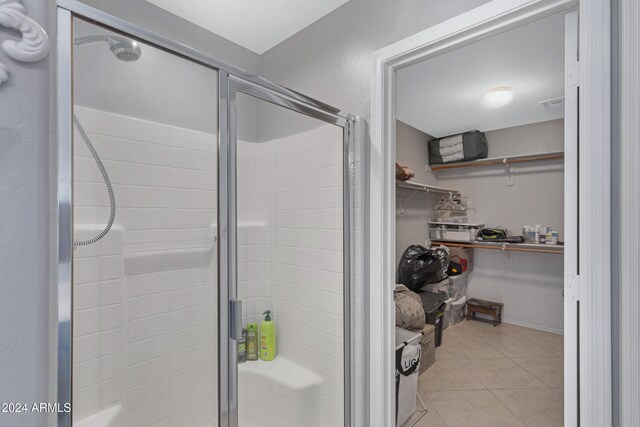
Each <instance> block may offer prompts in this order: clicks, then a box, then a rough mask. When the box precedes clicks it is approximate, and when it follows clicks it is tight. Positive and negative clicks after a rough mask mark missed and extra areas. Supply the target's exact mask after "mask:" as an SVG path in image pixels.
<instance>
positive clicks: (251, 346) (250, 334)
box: [247, 323, 258, 360]
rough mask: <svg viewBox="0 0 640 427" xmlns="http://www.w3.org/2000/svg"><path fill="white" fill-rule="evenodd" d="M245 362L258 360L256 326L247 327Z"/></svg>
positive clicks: (255, 324) (251, 324)
mask: <svg viewBox="0 0 640 427" xmlns="http://www.w3.org/2000/svg"><path fill="white" fill-rule="evenodd" d="M247 360H258V324H257V323H249V324H248V325H247Z"/></svg>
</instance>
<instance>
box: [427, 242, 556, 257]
mask: <svg viewBox="0 0 640 427" xmlns="http://www.w3.org/2000/svg"><path fill="white" fill-rule="evenodd" d="M431 244H432V245H444V246H451V247H456V248H471V249H491V250H494V251H514V252H536V253H541V254H563V253H564V246H563V245H549V248H543V247H535V246H541V245H532V244H527V243H500V242H495V243H492V244H486V243H481V242H469V243H459V242H457V243H456V242H446V241H440V240H438V241H435V240H434V241H432V242H431Z"/></svg>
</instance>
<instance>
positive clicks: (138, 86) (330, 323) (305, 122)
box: [57, 1, 358, 427]
mask: <svg viewBox="0 0 640 427" xmlns="http://www.w3.org/2000/svg"><path fill="white" fill-rule="evenodd" d="M66 3H67V4H73V2H72V1H67V2H66ZM76 12H77V13H82V14H84V15H85V16H87V14H88V16H87V17H88V18H90V19H89V20H84V19H82V18H80V17H78V16H75V15H74V14H73V13H70V12H68V11H66V10H64V9H60V12H59V23H58V24H59V31H60V38H61V40H65V38H66V36H69V38H68V39H67V40H72V42H71V43H69V45H65V44H64V43H60V46H59V58H60V65H59V67H60V68H59V72H60V75H61V76H62V78H61V82H62V83H61V84H60V85H59V91H60V94H61V95H60V96H61V97H62V98H64V97H65V96H66V97H68V98H67V99H68V100H69V101H70V102H69V104H68V105H71V106H72V108H70V109H65V107H64V106H65V105H66V104H65V103H64V102H61V104H60V105H61V106H63V107H62V108H61V109H60V111H59V126H60V128H61V129H62V131H61V132H60V151H59V153H60V157H61V159H62V160H61V165H62V166H61V168H60V171H59V187H60V188H59V201H60V205H59V211H60V214H59V215H60V218H59V222H60V237H59V238H60V262H59V281H60V283H59V289H60V291H59V301H60V303H59V305H58V311H59V316H58V318H59V319H60V320H59V329H58V332H59V339H58V340H59V347H58V378H57V381H58V399H59V401H61V402H67V401H70V400H71V401H72V403H73V411H72V414H71V416H69V415H68V414H59V415H58V425H59V426H65V427H67V426H71V425H73V426H80V427H85V426H86V427H89V426H91V427H100V426H104V427H119V426H136V427H143V426H169V425H175V426H181V427H184V426H194V427H209V426H211V427H213V426H218V425H220V426H225V427H233V426H260V427H271V426H274V427H275V426H283V425H288V426H305V427H307V426H310V427H314V426H332V425H333V426H345V425H346V426H348V425H351V420H352V417H353V416H354V407H353V401H352V400H353V399H352V397H353V393H354V392H353V388H352V379H353V372H352V365H353V364H352V361H353V351H352V342H353V335H352V325H353V323H352V318H351V311H352V310H351V307H352V306H353V305H354V304H356V301H355V300H354V299H353V295H352V292H351V287H352V283H353V269H352V263H353V246H352V243H353V241H354V235H353V232H352V230H353V228H352V226H353V223H352V220H351V218H352V215H353V212H354V211H355V209H356V208H355V207H354V205H353V201H352V198H351V194H352V188H353V187H352V185H353V184H352V181H351V180H352V175H353V174H354V171H355V170H357V167H358V163H357V161H356V159H355V157H354V154H353V148H354V147H353V140H354V122H353V119H352V118H350V117H346V116H344V115H341V114H339V113H338V111H337V110H335V109H332V108H331V107H328V106H326V105H324V104H321V103H318V102H316V101H313V100H311V99H309V98H306V97H304V96H302V95H299V94H297V93H295V92H292V91H289V90H287V89H285V88H282V87H280V86H277V85H275V84H272V83H270V82H268V81H266V80H264V79H261V78H257V77H254V76H251V75H248V74H245V73H244V72H242V71H240V70H236V69H234V68H232V67H228V66H226V65H225V64H222V63H219V62H217V61H215V60H213V59H211V58H209V57H207V56H205V55H203V54H200V53H198V52H195V51H192V50H190V49H188V48H185V47H184V46H182V45H179V44H174V43H172V42H169V41H167V40H165V39H163V38H161V37H157V36H154V35H152V34H150V33H148V32H146V31H142V30H139V29H137V28H136V27H133V26H130V25H128V24H123V23H122V22H121V21H119V20H117V19H113V20H109V19H106V18H105V16H104V14H103V13H96V14H95V15H93V14H92V9H90V8H87V7H86V6H84V5H81V6H79V10H78V11H76ZM93 12H95V11H93ZM104 19H106V22H102V24H103V25H104V26H103V25H97V24H96V21H100V20H104ZM106 25H112V26H115V27H117V28H116V30H117V31H116V30H111V29H109V28H108V27H107V26H106ZM71 34H73V37H71ZM144 38H147V39H151V40H150V41H151V42H152V43H148V42H146V41H144V40H143V39H144ZM176 53H177V54H176ZM114 55H115V57H116V58H114ZM65 67H67V68H65ZM65 72H66V73H68V75H69V80H68V81H67V84H65V83H64V82H65V80H64V76H65ZM69 86H71V87H69ZM65 131H68V132H67V134H69V136H71V138H66V137H65ZM65 164H68V165H69V167H68V168H66V167H65V166H64V165H65ZM69 208H70V209H69ZM105 220H106V223H105ZM66 229H68V230H70V232H69V233H68V234H66V233H65V232H64V230H66ZM67 301H69V302H71V303H70V304H69V303H68V302H67ZM266 310H270V311H271V313H272V315H273V320H274V321H275V328H276V357H275V359H274V360H270V361H267V360H260V357H258V358H257V359H258V360H251V358H249V360H247V357H246V354H245V355H243V354H242V352H243V351H246V348H244V350H243V348H242V346H239V343H240V342H241V341H242V339H243V336H244V335H246V332H245V331H247V330H248V329H249V330H252V331H255V332H256V333H257V334H258V337H260V333H261V331H262V330H261V329H260V328H261V326H260V324H261V321H262V313H263V312H265V311H266ZM254 325H255V326H254ZM254 328H255V329H254ZM257 345H258V346H260V345H261V343H260V340H259V338H258V341H257Z"/></svg>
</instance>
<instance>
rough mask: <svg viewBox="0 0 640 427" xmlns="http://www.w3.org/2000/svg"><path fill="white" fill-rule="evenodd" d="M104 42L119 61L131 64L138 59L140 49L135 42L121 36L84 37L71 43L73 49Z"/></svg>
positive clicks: (140, 53) (140, 52)
mask: <svg viewBox="0 0 640 427" xmlns="http://www.w3.org/2000/svg"><path fill="white" fill-rule="evenodd" d="M99 42H104V43H107V44H108V45H109V50H110V51H111V53H113V54H114V55H115V57H116V58H118V59H119V60H121V61H124V62H133V61H137V60H138V59H140V56H141V55H142V49H141V48H140V45H139V44H138V42H137V41H135V40H131V39H128V38H126V37H122V36H107V35H99V36H85V37H79V38H77V39H75V40H74V41H73V45H74V46H75V47H79V46H82V45H85V44H91V43H99Z"/></svg>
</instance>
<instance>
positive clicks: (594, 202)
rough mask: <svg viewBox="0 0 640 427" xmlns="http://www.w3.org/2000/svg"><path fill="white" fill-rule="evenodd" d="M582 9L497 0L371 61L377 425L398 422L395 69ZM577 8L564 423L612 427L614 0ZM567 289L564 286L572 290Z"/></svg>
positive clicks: (372, 375)
mask: <svg viewBox="0 0 640 427" xmlns="http://www.w3.org/2000/svg"><path fill="white" fill-rule="evenodd" d="M576 6H578V0H494V1H491V2H489V3H487V4H485V5H482V6H480V7H478V8H476V9H473V10H470V11H468V12H466V13H464V14H462V15H459V16H456V17H454V18H452V19H449V20H448V21H445V22H443V23H441V24H438V25H436V26H434V27H431V28H428V29H426V30H424V31H421V32H419V33H417V34H414V35H412V36H410V37H407V38H405V39H403V40H400V41H398V42H396V43H393V44H391V45H389V46H387V47H384V48H382V49H380V50H378V51H376V52H374V53H373V55H372V67H373V68H372V88H371V89H372V90H371V128H370V135H371V149H370V164H369V166H370V177H369V180H370V182H369V188H368V192H369V194H368V196H369V209H370V217H369V251H370V252H369V256H370V260H369V272H368V273H369V287H368V290H369V310H370V313H371V314H372V315H371V316H370V324H369V331H368V337H367V340H366V341H367V343H368V344H367V345H368V347H369V348H368V350H369V351H368V355H369V359H368V368H369V369H368V373H369V378H368V380H369V384H368V392H369V396H368V397H369V411H368V412H369V414H368V415H369V421H370V424H369V425H370V426H380V427H387V426H392V425H395V411H394V402H395V398H394V393H395V387H394V382H395V377H394V366H395V365H394V347H395V345H394V341H395V340H394V338H395V337H394V335H395V330H394V327H393V326H394V312H393V310H394V304H393V286H392V284H393V283H394V282H395V274H394V273H395V253H394V252H395V210H394V206H395V167H394V159H395V100H396V98H395V95H396V87H395V83H396V82H395V76H396V71H397V70H399V69H402V68H405V67H407V66H410V65H412V64H414V63H416V62H420V61H424V60H425V59H428V58H430V57H433V56H435V55H438V54H441V53H444V52H447V51H450V50H453V49H456V48H459V47H462V46H464V45H467V44H470V43H472V42H474V41H476V40H479V39H480V38H483V37H487V36H490V35H492V34H496V33H498V32H502V31H505V30H508V29H511V28H514V27H517V26H520V25H523V24H526V23H528V22H532V21H535V20H537V19H540V18H543V17H546V16H549V15H552V14H554V13H558V12H560V11H562V10H569V9H572V8H575V7H576ZM579 8H580V10H579V13H580V23H579V32H580V35H579V41H580V51H579V57H580V62H579V67H578V68H579V77H578V81H579V84H580V102H579V110H580V111H579V119H580V127H579V131H578V134H579V140H580V153H579V159H576V160H577V162H578V164H579V166H580V171H582V173H581V174H580V179H579V189H578V193H579V205H578V209H577V210H578V211H579V212H580V220H579V229H580V230H584V232H581V233H579V242H578V244H577V245H573V247H574V250H573V253H572V251H571V249H570V248H566V250H565V257H577V259H578V260H579V264H580V266H581V268H580V270H579V271H580V275H579V276H578V277H576V278H575V280H574V281H573V282H572V283H573V284H574V287H573V288H572V289H571V292H573V293H574V295H575V298H576V299H578V300H579V301H580V311H579V325H580V328H579V336H575V333H574V336H565V341H569V340H571V342H573V343H575V344H574V345H577V343H578V342H579V354H580V364H579V371H578V372H579V374H578V375H574V379H575V377H576V376H578V377H579V388H580V393H579V394H578V393H568V394H567V393H565V425H566V426H568V427H569V426H571V427H573V426H577V425H578V422H579V425H581V426H594V427H606V426H610V425H611V328H610V326H611V293H610V286H609V284H610V283H611V280H610V272H611V267H610V265H611V260H610V237H609V230H610V216H611V215H610V192H611V191H610V190H611V188H610V163H611V162H610V102H611V101H610V22H609V20H610V5H609V1H608V0H581V1H580V2H579ZM585 172H588V173H585ZM573 225H574V226H576V225H577V224H573ZM570 246H571V245H570ZM567 250H568V252H567ZM566 287H567V283H565V292H567V291H569V290H568V289H566ZM575 323H576V326H577V324H578V319H576V320H575ZM576 329H577V328H569V331H571V330H576ZM578 340H579V341H578ZM574 366H575V364H574ZM567 389H569V390H574V391H575V390H577V385H575V384H574V385H571V384H569V385H568V387H567ZM578 417H579V421H578Z"/></svg>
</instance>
